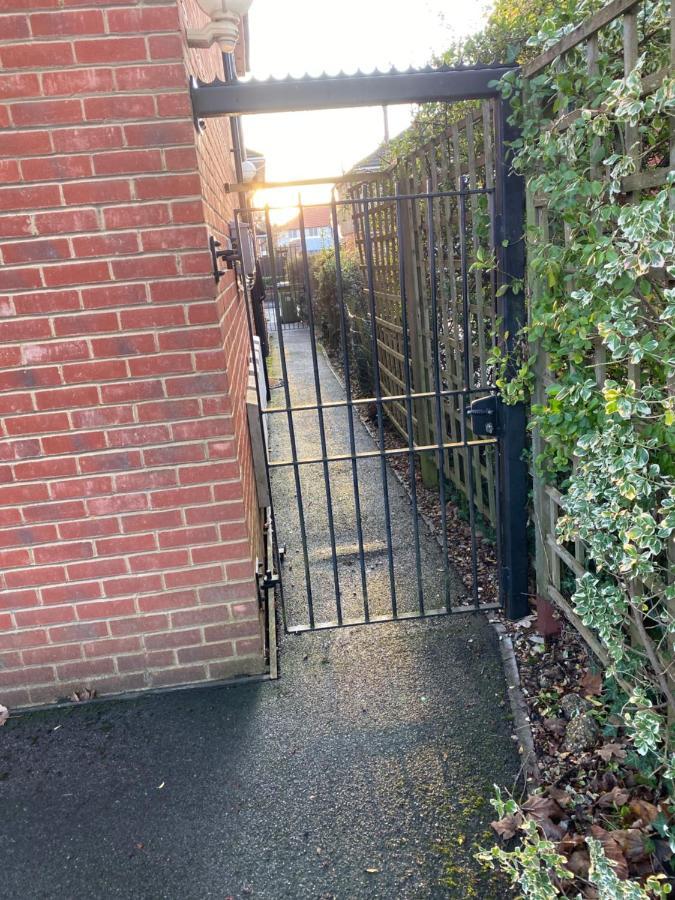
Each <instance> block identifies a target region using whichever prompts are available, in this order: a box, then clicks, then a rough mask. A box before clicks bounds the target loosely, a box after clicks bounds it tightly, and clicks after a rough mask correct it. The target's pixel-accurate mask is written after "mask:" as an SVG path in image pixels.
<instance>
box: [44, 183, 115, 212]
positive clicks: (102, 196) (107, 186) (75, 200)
mask: <svg viewBox="0 0 675 900" xmlns="http://www.w3.org/2000/svg"><path fill="white" fill-rule="evenodd" d="M47 187H49V185H47ZM63 196H64V199H65V201H66V203H67V204H68V205H69V206H78V205H84V204H87V203H100V204H104V203H105V204H108V203H112V202H114V201H115V200H118V201H129V200H131V185H130V184H129V182H128V181H126V180H123V179H118V180H117V181H104V180H103V179H99V180H98V181H83V182H78V183H72V184H64V185H63Z"/></svg>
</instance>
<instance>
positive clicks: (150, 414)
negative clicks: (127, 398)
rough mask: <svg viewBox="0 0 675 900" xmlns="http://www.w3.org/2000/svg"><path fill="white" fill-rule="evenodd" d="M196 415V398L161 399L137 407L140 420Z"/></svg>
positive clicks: (181, 417)
mask: <svg viewBox="0 0 675 900" xmlns="http://www.w3.org/2000/svg"><path fill="white" fill-rule="evenodd" d="M197 416H199V401H198V400H161V401H159V402H157V403H142V404H141V405H140V406H139V407H138V418H139V421H141V422H157V421H160V422H161V421H174V420H175V419H194V418H196V417H197Z"/></svg>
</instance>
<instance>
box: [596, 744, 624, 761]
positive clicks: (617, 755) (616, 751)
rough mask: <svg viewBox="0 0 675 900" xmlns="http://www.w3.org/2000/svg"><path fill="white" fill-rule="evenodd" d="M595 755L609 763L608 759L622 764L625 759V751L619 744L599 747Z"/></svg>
mask: <svg viewBox="0 0 675 900" xmlns="http://www.w3.org/2000/svg"><path fill="white" fill-rule="evenodd" d="M596 753H597V754H598V756H601V757H602V758H603V759H604V760H605V762H609V761H610V759H616V760H618V761H619V762H622V761H623V760H624V759H625V758H626V751H625V750H624V749H623V747H622V746H621V744H604V746H602V747H599V748H598V749H597V750H596Z"/></svg>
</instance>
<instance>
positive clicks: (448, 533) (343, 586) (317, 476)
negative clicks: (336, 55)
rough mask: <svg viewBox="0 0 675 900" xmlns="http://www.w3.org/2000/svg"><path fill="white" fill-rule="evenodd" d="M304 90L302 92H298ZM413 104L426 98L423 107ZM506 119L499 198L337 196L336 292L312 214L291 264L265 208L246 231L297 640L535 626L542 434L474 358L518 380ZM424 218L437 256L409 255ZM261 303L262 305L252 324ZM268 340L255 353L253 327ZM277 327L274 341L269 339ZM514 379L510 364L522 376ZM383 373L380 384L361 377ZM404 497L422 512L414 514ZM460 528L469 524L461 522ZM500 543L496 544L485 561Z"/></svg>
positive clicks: (240, 101) (499, 140) (471, 75)
mask: <svg viewBox="0 0 675 900" xmlns="http://www.w3.org/2000/svg"><path fill="white" fill-rule="evenodd" d="M500 71H501V70H500ZM444 74H445V75H446V76H449V77H446V79H445V81H443V88H442V89H441V88H439V86H438V85H439V82H438V79H436V80H435V81H434V80H433V79H434V77H435V76H443V75H444ZM497 74H498V73H496V72H495V71H494V69H485V70H483V69H466V70H448V71H446V72H433V71H431V70H428V71H425V72H416V73H406V74H401V73H396V74H395V75H389V76H383V75H373V76H359V77H358V78H356V77H351V78H338V79H301V80H298V81H296V82H288V81H287V82H269V83H262V84H261V83H255V82H254V83H252V84H251V83H249V84H241V85H237V84H236V83H235V84H234V85H222V84H214V85H208V86H195V87H194V88H193V98H194V102H195V110H196V114H197V115H218V114H222V113H224V112H227V113H229V114H234V115H236V114H241V113H242V112H265V111H282V110H285V109H298V108H304V109H308V108H319V107H323V108H329V107H334V106H340V105H342V106H344V105H359V104H361V105H363V102H364V101H365V102H373V100H372V99H371V96H372V97H373V98H374V97H377V98H378V100H379V101H380V102H406V101H409V100H411V99H416V100H419V101H424V100H428V99H467V98H471V97H488V96H493V95H494V88H493V87H492V85H491V82H492V80H493V79H494V78H495V76H496V75H497ZM420 76H426V80H425V77H422V79H421V80H420ZM387 79H388V80H387ZM441 80H442V79H441ZM356 81H358V82H359V84H360V87H359V85H356V84H355V82H356ZM289 83H290V84H291V85H292V86H293V85H294V86H295V87H296V88H297V90H296V91H295V92H294V91H293V90H292V89H290V88H289ZM462 84H464V85H465V91H464V92H462V89H461V88H462ZM424 85H426V87H425V86H424ZM284 88H285V89H284ZM359 90H361V92H362V94H361V95H360V96H359V95H358V91H359ZM413 92H414V93H415V96H414V97H412V96H410V95H411V93H413ZM294 97H295V100H294ZM322 97H323V99H322ZM495 109H496V115H495V163H494V170H493V172H492V177H491V179H489V182H490V183H484V184H482V185H476V186H473V187H470V186H469V184H468V182H467V181H466V180H465V179H461V180H460V181H459V183H458V184H456V186H455V187H454V189H452V190H438V189H436V190H434V189H433V188H432V184H431V183H429V184H428V185H427V186H426V190H416V191H405V190H401V189H397V190H396V191H395V192H391V193H389V194H385V195H383V194H380V195H377V196H371V195H369V194H368V193H367V192H361V193H359V192H357V193H356V194H354V193H352V194H351V195H350V196H344V195H341V196H339V197H336V196H335V195H333V198H332V201H331V203H330V205H329V206H330V228H329V232H330V253H331V254H332V255H331V256H330V262H329V263H326V269H325V271H324V273H323V276H321V275H320V274H319V275H318V274H317V271H318V270H317V267H316V265H315V261H314V260H315V257H314V255H313V254H312V253H311V252H310V250H311V248H310V247H309V245H308V235H307V228H306V225H305V219H306V213H307V207H306V206H303V205H302V204H301V203H299V204H298V207H297V222H298V228H297V231H298V237H297V239H296V240H295V241H290V242H288V241H286V242H285V243H284V244H283V245H282V244H281V243H280V238H279V229H278V228H275V227H274V226H273V224H272V215H273V211H271V210H270V209H269V208H265V209H257V210H256V209H251V208H248V207H247V208H244V209H242V210H240V211H239V212H238V213H237V229H238V234H239V246H240V247H241V246H242V225H243V224H245V226H246V230H247V231H248V232H249V233H250V234H251V235H252V238H253V244H254V247H255V252H256V255H257V257H258V260H259V262H261V261H263V260H264V262H265V266H264V270H265V272H266V276H267V277H266V279H265V280H266V282H267V283H266V298H267V299H266V327H267V328H268V329H269V342H270V348H271V349H270V357H269V360H268V370H267V379H268V382H269V385H270V389H271V393H270V398H271V402H270V404H269V405H267V404H266V403H265V402H264V396H263V395H264V393H265V389H264V387H263V385H262V379H260V377H259V376H258V375H257V374H256V380H257V384H258V395H259V400H260V408H261V418H262V419H263V420H264V423H265V427H264V429H263V430H264V432H265V434H266V435H268V451H269V459H268V471H267V477H268V484H269V488H270V496H271V497H272V508H271V510H270V512H271V515H270V518H269V521H268V526H267V527H268V538H269V543H270V547H271V548H272V549H271V554H270V560H269V561H268V565H267V569H268V571H267V572H266V577H265V580H264V583H265V585H266V586H267V587H270V586H271V585H273V584H274V583H275V582H276V580H277V579H276V578H275V577H274V573H273V571H272V570H273V568H277V567H278V568H280V571H281V575H282V595H283V597H284V600H283V604H282V609H283V615H284V625H285V627H286V629H287V630H288V631H304V630H313V629H319V628H330V627H338V626H343V625H352V624H362V623H367V622H374V621H390V620H394V619H401V618H417V617H422V616H430V615H439V614H445V613H450V612H457V611H466V610H469V609H486V608H488V609H489V608H494V607H495V606H496V605H500V604H501V605H503V606H505V608H506V610H507V613H508V614H509V615H510V616H512V617H514V618H517V617H519V616H521V615H523V614H524V613H525V612H526V611H527V550H526V544H527V540H526V503H527V493H526V492H527V480H526V475H527V473H526V468H525V462H524V460H523V451H524V447H525V414H524V410H523V408H522V406H518V405H517V406H506V405H504V404H503V403H502V402H501V400H500V398H499V392H498V390H497V388H496V386H495V379H494V373H493V372H492V370H491V369H490V367H489V366H486V365H485V359H484V357H483V358H482V359H483V363H482V364H481V365H480V366H478V367H476V366H475V365H474V364H473V362H472V360H473V358H474V353H473V348H472V342H473V341H474V340H475V339H477V338H480V340H481V342H482V343H485V342H486V341H494V342H495V343H496V345H498V346H499V347H500V349H501V353H502V356H503V358H505V359H507V360H508V359H509V355H510V352H511V350H512V349H513V341H514V335H515V334H516V333H517V331H518V329H519V327H520V325H521V324H522V322H523V319H524V304H523V299H522V291H521V287H522V276H523V249H522V215H523V195H522V184H521V180H520V178H518V177H517V176H515V175H514V174H513V173H512V172H511V171H510V168H509V164H508V142H509V141H510V140H511V139H513V137H514V135H513V134H512V133H511V131H510V126H509V124H508V107H507V106H506V104H505V103H504V101H498V102H497V103H496V104H495ZM474 200H480V202H481V204H482V208H483V209H484V210H485V217H486V221H487V231H486V234H487V235H488V237H487V241H488V244H489V247H490V252H491V253H492V254H493V255H494V261H493V264H492V266H491V268H490V278H491V279H492V293H491V295H490V296H491V297H492V298H494V303H495V309H494V310H493V312H494V316H493V321H494V322H495V323H496V325H497V328H496V330H495V333H494V334H484V333H481V334H480V335H477V334H476V325H475V323H476V318H475V316H474V313H473V305H474V304H475V298H473V297H472V296H471V293H470V289H469V278H470V272H471V270H472V267H473V266H476V265H479V264H480V262H479V260H477V259H476V258H475V254H474V258H472V257H471V254H470V252H469V237H468V234H469V228H470V226H469V224H468V220H467V204H469V203H472V202H473V201H474ZM449 203H452V204H454V206H455V209H456V214H457V220H458V225H459V227H458V228H457V229H456V232H455V235H456V236H455V238H453V241H454V242H455V243H454V244H453V246H447V244H448V240H447V239H446V238H443V237H442V236H441V235H440V229H439V225H438V223H439V221H440V218H439V216H440V217H442V216H443V215H444V211H445V213H447V208H448V204H449ZM385 205H386V208H387V210H388V214H387V217H386V221H387V222H388V223H389V228H390V234H389V236H388V240H389V243H388V250H387V253H388V254H389V256H388V260H387V261H388V264H389V265H390V266H391V263H392V260H393V259H395V262H396V269H397V279H396V285H395V295H396V296H398V297H399V300H400V302H399V304H398V306H396V305H395V306H394V309H395V311H396V310H398V313H397V314H394V316H393V318H392V314H391V309H390V310H389V316H388V319H387V320H386V322H384V319H383V315H382V311H381V309H380V306H379V303H380V299H379V295H378V281H377V279H378V271H379V269H380V268H382V266H383V265H384V261H383V258H382V257H381V255H376V254H375V252H374V227H375V222H376V221H378V215H379V212H378V211H379V210H381V209H382V208H383V207H384V206H385ZM420 215H421V216H422V221H423V226H422V227H423V231H424V234H425V247H422V246H420V244H419V240H417V242H416V239H415V238H414V237H413V238H411V236H410V227H409V226H410V222H411V220H412V219H416V220H419V218H420ZM380 221H381V218H380ZM350 222H351V223H352V225H353V229H354V230H355V231H356V232H357V233H359V236H360V250H361V259H360V266H358V269H359V279H356V282H357V283H356V286H355V284H354V280H355V279H354V262H353V254H351V255H350V254H349V253H348V254H347V255H345V246H344V245H345V240H346V239H345V235H344V234H341V231H345V230H348V229H345V227H344V226H345V223H347V224H349V223H350ZM473 227H474V226H473V225H472V226H471V228H473ZM359 229H360V232H359ZM444 241H445V245H444ZM411 242H412V244H414V245H415V246H414V247H411ZM425 248H426V249H425ZM474 250H475V247H474ZM422 256H424V262H425V273H426V274H425V275H424V278H423V279H422V281H423V287H422V292H423V293H424V296H425V303H426V307H425V312H424V315H423V317H422V318H423V319H424V321H425V322H426V327H427V329H428V331H427V336H428V339H429V340H428V344H427V350H426V357H425V366H426V369H425V371H426V373H427V374H426V376H425V375H424V374H420V372H421V369H420V362H419V353H420V351H419V348H418V347H417V343H416V334H417V331H418V330H419V328H420V327H421V326H420V322H419V309H418V305H419V302H420V298H419V296H416V297H411V296H410V295H409V294H410V285H411V278H412V277H413V274H414V275H415V277H416V278H417V282H418V283H419V282H420V277H421V276H420V259H421V257H422ZM450 256H452V257H453V258H456V259H457V261H458V266H457V269H456V273H455V274H454V275H453V277H454V278H456V289H457V297H458V298H459V302H458V305H457V307H456V312H455V314H454V317H453V318H452V320H451V319H450V318H449V316H448V312H447V309H446V308H445V307H444V305H443V303H442V296H441V295H442V285H443V284H444V283H445V282H444V279H447V278H448V277H449V276H448V272H447V265H446V260H447V259H448V258H449V257H450ZM348 257H349V258H348ZM291 260H292V264H291ZM345 265H347V267H348V271H347V272H345ZM413 269H415V272H414V273H413V271H412V270H413ZM321 277H323V278H324V283H323V285H322V284H321V283H320V278H321ZM326 278H329V279H330V278H332V279H333V280H334V281H333V283H332V287H333V295H332V296H333V303H332V304H330V305H329V307H328V308H327V307H326V303H325V295H326V284H325V279H326ZM249 287H250V285H249ZM249 293H250V292H249ZM329 293H330V291H329ZM319 299H320V300H321V304H318V300H319ZM250 303H251V301H250V296H247V306H248V307H249V308H250ZM397 315H398V316H399V318H398V319H397ZM257 318H258V319H259V317H257ZM383 322H384V324H383ZM249 324H250V330H251V336H252V338H253V332H254V328H255V326H254V319H253V317H252V316H250V317H249ZM385 326H386V328H387V329H388V334H390V335H391V334H394V335H395V336H396V341H397V343H396V344H395V346H392V345H391V343H389V342H388V341H387V339H386V338H385V337H384V336H383V332H382V328H384V327H385ZM260 327H261V326H260V324H258V331H259V330H260ZM331 327H332V333H331ZM449 329H452V330H453V333H454V336H455V339H456V340H458V345H459V346H460V353H459V355H458V360H459V362H457V361H456V368H457V369H458V371H459V372H460V384H459V386H458V387H457V386H455V387H451V386H450V381H449V377H448V371H449V370H448V367H449V365H450V360H449V358H448V352H447V342H446V341H444V337H446V336H447V333H448V330H449ZM444 347H445V348H446V349H444ZM383 356H384V357H386V359H385V361H383ZM391 360H394V361H395V362H396V363H397V367H398V368H397V372H398V375H396V374H395V373H392V371H391V363H390V361H391ZM512 365H513V363H512V362H507V375H508V371H509V368H510V367H512ZM254 368H255V367H254ZM364 370H366V371H367V377H361V376H362V374H363V371H364ZM256 372H257V370H256ZM396 378H398V382H396ZM396 384H398V388H396ZM392 385H393V387H392ZM394 408H396V410H397V416H394V415H393V412H392V410H393V409H394ZM449 409H454V410H455V411H456V412H457V415H456V419H457V422H458V423H459V425H458V429H459V431H458V433H457V434H454V433H453V430H452V427H451V426H450V425H449V415H450V414H449ZM422 419H425V421H426V423H427V430H426V431H425V432H424V434H426V435H427V439H426V440H425V441H420V440H419V439H418V436H419V435H420V434H421V433H422V431H421V426H420V422H421V420H422ZM392 425H394V426H396V427H392ZM429 436H430V437H429ZM453 436H454V437H453ZM396 437H398V440H396ZM451 459H453V461H454V464H455V465H457V464H458V461H459V464H460V466H461V467H463V473H464V477H465V480H466V485H467V489H466V491H465V501H466V503H465V507H466V510H465V511H466V517H467V519H468V529H469V534H470V539H469V542H468V547H467V553H468V555H469V557H470V559H469V561H468V562H469V564H468V572H469V577H468V582H469V584H468V585H467V578H466V577H465V578H464V579H461V578H459V577H458V574H457V571H456V565H454V564H453V562H452V561H451V559H450V557H449V555H448V552H447V548H448V542H449V541H450V542H452V541H453V527H456V526H453V523H452V522H449V510H450V509H454V508H455V507H452V506H449V505H448V504H449V501H450V500H451V499H454V501H457V497H454V498H451V496H450V494H451V491H452V488H451V484H450V482H449V481H448V478H447V477H446V472H447V471H448V470H449V467H450V460H451ZM397 460H404V461H405V462H406V464H407V466H406V467H405V468H406V469H407V471H402V470H401V467H400V466H398V467H397V471H395V470H394V468H393V464H394V463H395V462H396V461H397ZM476 460H478V461H479V467H478V468H476V465H475V462H476ZM481 467H482V469H481ZM486 467H491V473H492V477H491V480H490V484H491V485H493V488H494V510H495V519H494V524H495V526H496V527H495V529H494V555H495V557H496V561H497V567H496V571H497V573H498V574H497V578H498V596H497V597H495V598H494V600H493V601H492V602H490V601H488V602H485V600H484V599H483V598H482V597H481V592H480V587H479V577H478V570H479V564H480V559H479V549H478V544H479V531H480V528H479V526H480V525H481V523H480V521H479V519H480V516H479V515H478V513H477V509H476V496H477V494H476V491H477V490H481V488H480V485H477V484H476V481H475V472H476V471H482V470H483V469H485V468H486ZM423 468H424V469H425V471H426V474H427V476H429V472H430V471H431V470H433V471H435V473H436V483H437V488H436V491H437V502H436V503H435V507H434V508H435V510H436V514H437V516H436V517H437V522H436V527H435V528H433V527H429V524H430V523H429V522H428V521H427V522H426V524H424V525H422V524H421V521H420V515H419V512H420V510H419V509H418V507H419V505H420V491H421V490H423V491H424V492H425V493H424V497H425V506H426V509H427V512H428V485H422V481H421V480H420V475H421V470H422V469H423ZM432 477H433V476H432ZM428 480H429V479H428V478H427V481H428ZM404 490H407V494H408V497H407V498H406V501H405V503H402V501H401V492H402V491H404ZM460 499H461V498H460ZM461 505H462V504H461V503H460V506H461ZM455 506H456V503H455ZM453 517H454V518H453V521H454V522H455V523H456V517H455V514H454V513H453ZM482 525H483V526H484V525H485V523H482ZM488 530H489V529H486V528H485V527H483V528H482V532H483V536H482V537H481V538H480V540H481V541H483V540H484V537H485V533H486V532H487V531H488Z"/></svg>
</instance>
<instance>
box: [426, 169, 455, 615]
mask: <svg viewBox="0 0 675 900" xmlns="http://www.w3.org/2000/svg"><path fill="white" fill-rule="evenodd" d="M427 192H428V197H427V237H428V241H429V250H428V253H429V279H430V284H429V287H430V289H431V291H430V293H431V322H430V328H431V352H432V354H433V357H434V359H433V365H432V372H433V382H434V393H435V396H434V406H435V413H436V445H437V447H438V449H437V451H436V459H437V465H438V499H439V503H440V505H441V535H442V539H443V578H444V582H445V584H444V591H443V592H444V596H445V608H446V609H449V608H450V560H449V558H448V519H447V515H448V511H447V508H446V502H447V501H446V496H445V452H446V451H445V450H444V449H443V444H444V443H445V440H444V436H445V424H444V416H445V409H444V401H443V398H442V396H441V391H442V390H443V385H442V384H441V362H440V347H439V340H438V327H439V326H438V293H437V289H436V279H437V271H436V268H437V267H436V230H435V228H434V208H433V202H434V200H433V195H432V193H431V184H429V183H428V184H427ZM444 326H445V328H447V327H448V326H447V322H446V323H444Z"/></svg>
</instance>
